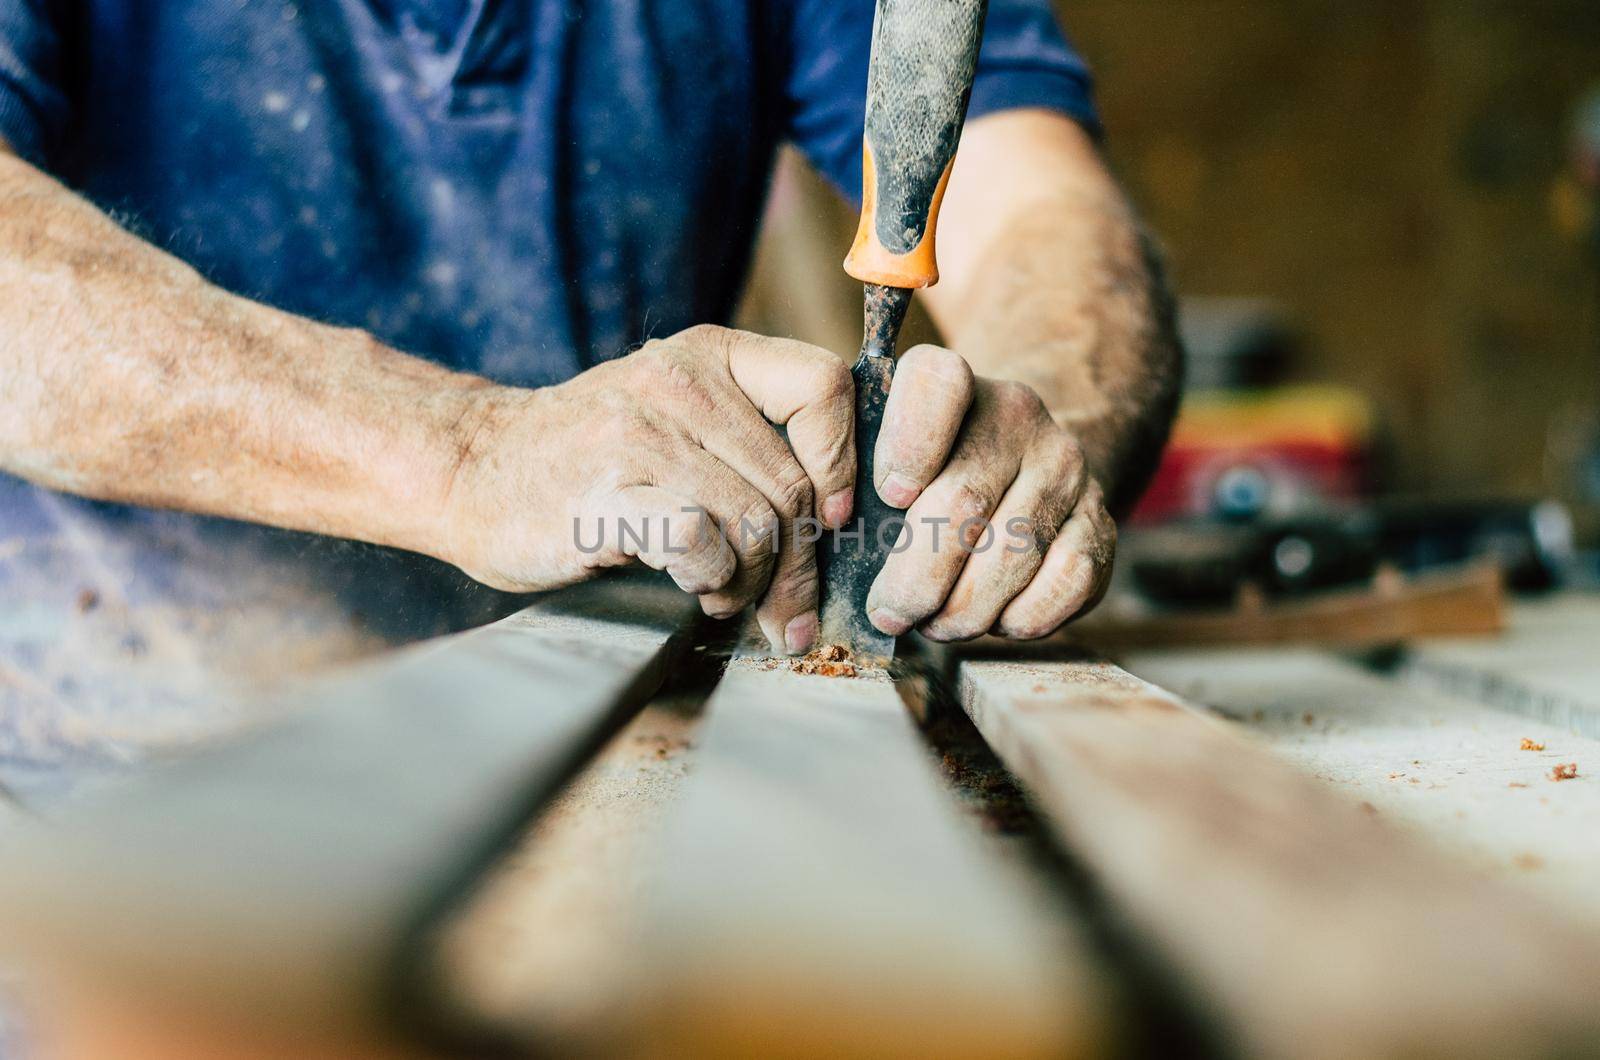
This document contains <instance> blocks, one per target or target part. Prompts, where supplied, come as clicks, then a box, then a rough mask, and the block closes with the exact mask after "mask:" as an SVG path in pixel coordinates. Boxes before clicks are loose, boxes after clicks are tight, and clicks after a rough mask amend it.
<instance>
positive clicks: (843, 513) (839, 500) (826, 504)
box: [822, 489, 855, 527]
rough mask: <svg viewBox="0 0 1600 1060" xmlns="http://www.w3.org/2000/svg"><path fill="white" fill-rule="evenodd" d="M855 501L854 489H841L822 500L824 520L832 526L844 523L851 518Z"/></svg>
mask: <svg viewBox="0 0 1600 1060" xmlns="http://www.w3.org/2000/svg"><path fill="white" fill-rule="evenodd" d="M854 502H855V493H854V491H852V490H847V489H844V490H840V491H839V492H838V493H835V494H834V495H833V496H831V497H829V498H828V499H827V500H825V501H823V502H822V521H823V522H825V523H827V524H828V525H829V526H832V527H840V526H843V525H844V521H845V520H846V519H848V518H850V508H851V506H852V504H853V503H854Z"/></svg>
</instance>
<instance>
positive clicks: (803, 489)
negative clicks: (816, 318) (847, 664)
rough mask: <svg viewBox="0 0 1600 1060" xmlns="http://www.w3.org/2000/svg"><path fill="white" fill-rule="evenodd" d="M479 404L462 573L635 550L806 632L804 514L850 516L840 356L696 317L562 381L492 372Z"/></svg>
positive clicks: (712, 609)
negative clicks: (687, 325)
mask: <svg viewBox="0 0 1600 1060" xmlns="http://www.w3.org/2000/svg"><path fill="white" fill-rule="evenodd" d="M475 415H476V419H475V422H474V423H473V425H472V434H471V440H470V442H469V443H468V446H467V449H466V452H465V455H464V457H463V460H462V463H461V467H460V469H459V470H458V471H457V473H456V475H455V477H454V480H453V484H452V486H451V489H450V494H449V500H448V502H447V511H448V530H447V535H448V539H449V543H448V546H447V548H446V550H445V552H446V558H448V559H450V560H451V561H452V562H454V563H456V564H457V565H458V566H460V567H461V568H462V569H464V570H465V571H466V572H467V573H468V574H471V575H472V576H473V577H475V578H477V579H478V580H479V581H483V582H486V583H488V584H490V585H493V586H497V587H499V588H503V589H511V590H521V591H526V590H534V589H544V588H551V587H554V586H558V585H563V584H567V583H570V582H574V581H577V580H580V579H582V578H584V577H587V576H589V575H591V574H593V573H595V572H596V571H598V570H600V569H601V568H605V567H614V566H618V565H621V564H625V563H629V562H631V561H632V560H634V559H639V560H641V561H643V562H644V563H646V564H648V565H649V566H651V567H655V568H656V569H658V570H666V571H667V572H668V573H670V574H671V575H672V577H673V579H674V580H675V581H676V582H677V583H678V585H679V586H681V587H682V588H683V589H684V590H685V591H687V592H691V593H695V594H697V595H699V596H700V602H701V606H702V607H703V608H704V609H705V611H706V612H707V613H708V614H711V615H714V616H726V615H732V614H734V613H736V612H738V611H739V610H741V609H742V608H743V607H744V606H745V605H746V604H748V603H750V602H752V601H753V600H755V599H757V597H759V598H760V604H759V606H758V608H757V610H756V617H757V619H758V621H759V622H760V624H761V628H762V631H763V632H764V633H766V635H767V637H768V639H769V640H771V641H772V643H773V646H774V648H776V649H777V650H779V651H785V650H786V651H789V652H801V651H805V650H807V649H808V648H809V647H810V646H811V644H812V641H814V640H815V638H816V634H817V576H816V549H815V546H814V544H813V543H812V542H814V540H815V536H814V535H812V536H811V537H810V538H809V540H808V539H806V538H804V537H802V538H801V539H800V540H797V539H796V529H797V527H796V521H797V520H806V521H809V520H810V519H811V518H812V517H813V516H818V517H820V518H821V520H822V521H823V523H824V524H825V525H827V526H829V527H836V526H838V525H840V524H841V523H843V522H844V521H845V520H847V519H848V518H849V517H850V508H851V491H852V487H853V483H854V480H855V467H856V460H855V446H854V442H853V431H854V424H855V419H854V416H855V402H854V389H853V386H852V383H851V378H850V372H849V370H848V369H847V368H846V367H845V366H844V364H843V362H841V361H840V360H839V359H838V358H837V357H836V356H834V355H833V354H831V353H829V352H827V351H826V350H822V349H819V348H817V347H815V346H810V345H807V344H805V343H801V342H793V341H788V340H783V339H772V338H765V337H763V336H759V335H751V334H748V333H745V332H739V331H732V330H729V329H727V328H719V327H711V326H702V327H696V328H691V329H689V330H688V331H685V332H682V333H680V334H678V335H676V336H673V337H672V338H670V339H664V340H658V341H655V342H651V343H649V344H647V345H646V346H644V347H643V348H642V349H640V350H638V351H637V352H636V353H633V354H631V355H629V356H627V357H624V358H621V359H620V360H617V361H612V362H609V363H606V364H602V365H599V366H598V367H595V368H593V369H591V370H589V371H587V372H585V373H583V374H582V375H580V376H578V377H577V378H575V379H572V380H570V381H568V382H566V383H563V384H562V385H560V386H556V387H550V388H547V389H544V390H536V391H518V390H504V389H498V388H497V389H495V390H493V391H490V392H488V393H486V394H485V395H484V397H483V399H482V402H481V406H480V409H479V410H478V412H477V413H476V414H475ZM774 424H778V425H785V426H786V427H787V429H788V436H789V440H788V442H787V443H785V441H784V439H783V438H782V437H781V436H780V435H779V433H778V431H777V430H776V428H775V427H774ZM819 499H820V500H819ZM802 529H803V528H802Z"/></svg>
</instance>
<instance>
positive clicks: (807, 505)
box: [772, 464, 816, 520]
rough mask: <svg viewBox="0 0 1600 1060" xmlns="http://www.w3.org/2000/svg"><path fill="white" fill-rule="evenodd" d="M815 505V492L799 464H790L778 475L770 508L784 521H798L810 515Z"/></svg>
mask: <svg viewBox="0 0 1600 1060" xmlns="http://www.w3.org/2000/svg"><path fill="white" fill-rule="evenodd" d="M815 503H816V491H815V490H814V489H813V488H812V486H811V480H810V479H809V478H807V477H806V473H805V471H803V470H802V469H801V467H800V465H799V464H791V465H790V466H789V467H788V468H786V469H785V470H784V471H783V472H782V474H781V475H780V477H779V479H778V482H777V487H776V489H775V490H774V496H773V497H772V506H773V508H774V509H775V510H776V511H777V513H778V514H779V515H780V516H782V517H783V518H784V519H790V520H792V519H798V518H801V517H803V516H807V515H810V514H811V509H812V505H814V504H815Z"/></svg>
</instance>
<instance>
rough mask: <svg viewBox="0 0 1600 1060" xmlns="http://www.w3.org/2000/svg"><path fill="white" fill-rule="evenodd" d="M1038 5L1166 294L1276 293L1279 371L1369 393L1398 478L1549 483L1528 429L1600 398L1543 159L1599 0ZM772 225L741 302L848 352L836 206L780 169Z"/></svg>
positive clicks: (1545, 451) (1561, 144) (1587, 290)
mask: <svg viewBox="0 0 1600 1060" xmlns="http://www.w3.org/2000/svg"><path fill="white" fill-rule="evenodd" d="M1059 6H1060V10H1061V15H1062V20H1063V22H1064V24H1065V25H1066V26H1067V29H1068V31H1069V33H1071V34H1072V36H1073V37H1074V39H1075V41H1076V43H1077V44H1078V45H1079V47H1080V48H1081V49H1082V50H1083V52H1084V53H1085V54H1086V55H1087V57H1088V58H1089V60H1090V63H1091V64H1092V66H1093V67H1094V68H1095V72H1096V75H1097V77H1098V81H1099V89H1100V102H1101V107H1102V112H1103V114H1104V117H1105V120H1106V125H1107V127H1108V129H1109V142H1108V147H1109V153H1110V157H1111V159H1112V162H1113V164H1114V165H1115V167H1116V168H1117V170H1118V171H1119V172H1120V173H1121V175H1122V176H1123V177H1124V179H1125V180H1126V182H1127V184H1128V186H1129V188H1130V190H1131V191H1132V193H1133V195H1134V197H1135V199H1136V200H1137V201H1138V202H1139V203H1140V205H1141V206H1142V208H1143V209H1144V211H1145V213H1146V215H1147V217H1148V219H1149V221H1150V223H1151V225H1152V227H1153V228H1154V229H1155V230H1156V232H1157V234H1158V235H1159V236H1160V238H1161V239H1162V241H1163V242H1164V244H1165V246H1166V248H1167V251H1168V254H1169V257H1170V260H1171V263H1172V267H1173V272H1174V275H1175V277H1176V279H1177V282H1178V286H1179V288H1180V290H1181V291H1182V292H1183V293H1185V294H1201V295H1250V296H1265V297H1268V298H1272V299H1275V300H1278V301H1279V302H1281V303H1282V304H1283V306H1284V307H1285V308H1286V309H1287V310H1288V311H1289V312H1290V314H1291V315H1292V317H1293V319H1294V320H1295V321H1296V322H1298V323H1299V324H1300V325H1301V327H1302V329H1303V330H1304V333H1305V336H1306V348H1305V357H1304V359H1303V363H1301V364H1299V365H1298V366H1297V367H1296V370H1295V374H1296V376H1297V377H1298V378H1301V379H1318V380H1332V381H1338V382H1342V383H1347V384H1349V385H1352V386H1355V387H1358V388H1360V389H1361V390H1362V391H1364V392H1365V393H1367V394H1369V395H1370V396H1371V397H1372V398H1373V399H1374V400H1375V401H1376V402H1377V403H1378V404H1379V406H1380V408H1381V410H1382V412H1383V415H1384V418H1385V420H1386V422H1387V424H1388V426H1389V429H1390V432H1391V433H1392V435H1393V436H1394V439H1395V447H1396V456H1397V464H1396V472H1397V475H1398V481H1397V485H1399V486H1400V487H1402V488H1422V489H1428V490H1432V491H1445V492H1461V491H1468V492H1486V491H1489V492H1492V491H1513V492H1538V491H1548V490H1552V489H1559V488H1560V486H1561V483H1559V482H1558V481H1556V480H1557V478H1558V477H1559V476H1558V474H1557V471H1556V469H1555V467H1556V465H1557V464H1559V462H1560V461H1559V454H1555V455H1554V456H1553V455H1552V447H1555V448H1556V449H1559V448H1560V446H1561V444H1562V437H1564V435H1565V434H1567V433H1571V431H1570V428H1569V426H1566V425H1569V424H1571V423H1574V422H1581V421H1582V417H1583V416H1584V415H1585V414H1587V413H1590V412H1592V411H1593V409H1594V406H1595V404H1596V402H1597V400H1600V322H1597V319H1596V316H1597V313H1596V301H1597V299H1596V290H1597V287H1600V280H1597V277H1596V269H1595V264H1594V260H1593V253H1592V251H1591V250H1590V249H1589V245H1588V244H1586V243H1585V242H1584V240H1583V238H1582V234H1581V230H1582V227H1583V224H1584V220H1583V209H1582V200H1581V196H1579V195H1577V193H1576V190H1575V185H1574V184H1573V183H1572V182H1571V181H1570V178H1568V177H1567V176H1566V174H1568V173H1569V172H1570V166H1569V165H1568V149H1567V147H1568V136H1569V129H1570V122H1571V118H1572V115H1573V112H1574V109H1575V107H1576V105H1577V103H1578V100H1579V99H1580V97H1581V96H1582V95H1583V94H1584V93H1585V92H1586V91H1591V90H1594V89H1600V0H1527V2H1521V3H1512V2H1501V0H1364V2H1351V0H1343V2H1335V0H1295V2H1270V0H1062V2H1061V3H1060V5H1059ZM771 220H772V226H771V227H772V229H773V231H772V232H770V233H769V235H774V236H776V237H777V242H776V244H775V243H774V240H772V239H769V240H768V243H767V244H766V245H764V246H763V248H762V252H761V255H760V259H759V262H760V263H759V266H758V270H757V277H756V280H755V281H754V283H753V286H752V299H751V305H750V308H749V309H748V310H747V315H746V318H745V319H746V321H747V322H749V323H752V324H756V325H760V326H766V327H769V328H773V329H775V330H785V331H788V332H789V333H794V334H802V335H807V336H810V337H813V338H817V339H820V340H821V341H825V342H828V343H829V344H830V345H835V346H841V347H844V346H848V344H849V343H850V342H851V341H852V328H853V327H854V326H855V320H854V312H855V302H854V301H853V300H852V295H851V293H850V290H849V287H848V284H836V283H835V282H834V281H835V279H836V278H837V275H838V274H837V272H836V269H837V262H836V261H835V260H833V259H836V258H837V257H838V256H839V255H840V253H842V246H843V244H842V243H840V239H841V238H842V237H841V236H840V234H839V227H840V225H841V224H844V225H845V226H846V227H848V218H847V217H845V218H841V214H840V211H839V208H838V207H837V205H836V204H835V203H833V202H831V201H829V197H828V196H827V194H826V193H825V192H822V191H821V190H820V189H819V187H818V186H817V185H816V184H815V182H814V180H813V179H812V178H810V177H809V176H808V175H806V174H797V173H795V172H792V169H791V170H786V172H785V174H784V175H783V177H782V179H781V180H780V184H779V187H778V189H777V196H776V202H775V209H774V216H773V217H772V218H771ZM836 243H837V244H839V245H838V246H835V244H836ZM808 255H809V256H808ZM812 272H820V273H822V274H824V275H825V277H826V278H824V279H820V280H816V281H810V285H811V286H813V287H817V288H818V289H817V290H813V291H810V292H801V291H799V290H798V288H799V287H805V286H807V282H808V281H807V277H808V276H809V275H810V274H811V273H812ZM785 275H787V276H788V279H782V280H780V277H782V276H785ZM780 284H781V285H780Z"/></svg>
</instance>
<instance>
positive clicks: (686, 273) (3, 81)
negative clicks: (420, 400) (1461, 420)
mask: <svg viewBox="0 0 1600 1060" xmlns="http://www.w3.org/2000/svg"><path fill="white" fill-rule="evenodd" d="M872 15H873V3H872V0H766V2H763V0H521V2H517V0H487V2H474V0H299V2H295V0H288V2H285V0H227V2H221V3H219V2H216V0H78V2H71V3H69V2H51V0H0V136H4V137H5V138H6V139H7V140H9V141H10V142H11V144H12V145H13V146H14V147H16V148H17V149H18V150H19V151H20V152H21V153H22V154H23V155H24V156H26V157H28V158H30V159H32V160H34V161H37V162H40V163H41V164H43V165H44V166H46V167H47V168H49V169H50V170H51V171H52V172H54V173H55V174H57V175H58V176H60V177H61V178H62V179H64V180H66V181H67V182H68V183H69V184H71V185H73V186H74V187H77V188H79V189H81V190H82V191H83V192H84V193H85V194H86V195H88V196H89V197H90V198H91V199H92V200H94V201H95V202H96V203H98V204H99V205H101V206H102V207H104V208H105V209H107V210H110V211H112V212H113V213H114V214H115V215H116V216H117V217H118V218H119V219H122V220H123V221H124V223H126V224H128V225H129V226H130V227H132V228H133V229H134V230H135V231H137V232H138V233H139V234H141V235H142V236H144V237H146V238H148V239H149V240H151V241H153V242H155V243H157V244H159V245H160V246H163V247H165V248H167V249H168V250H170V251H172V252H173V253H174V254H176V255H178V256H179V257H181V258H183V259H185V260H186V261H188V262H190V263H191V264H193V265H195V266H196V267H197V268H198V269H199V270H200V271H201V272H202V273H203V274H205V275H206V276H207V277H208V278H210V279H211V280H212V281H214V282H216V283H218V284H220V285H221V286H223V287H225V288H227V289H229V290H232V291H235V292H238V293H240V294H244V295H248V296H250V297H252V298H256V299H259V300H261V301H265V302H269V303H271V304H273V305H275V306H278V307H280V308H283V309H286V310H289V311H291V312H295V313H300V314H304V315H308V316H312V317H315V318H317V319H319V320H323V321H327V322H330V323H337V324H342V325H348V326H356V327H362V328H366V329H368V330H370V331H371V332H373V333H374V334H375V335H377V336H378V337H379V338H380V339H383V340H385V341H386V342H389V343H391V344H393V345H396V346H398V347H399V348H401V349H404V350H406V351H408V352H412V353H416V354H419V355H421V356H425V357H428V358H430V359H433V360H436V361H439V362H442V363H445V364H448V365H451V366H455V367H459V368H464V369H468V370H473V371H479V372H482V373H484V374H486V375H489V376H491V377H493V378H495V379H498V380H501V381H504V382H515V383H522V384H530V385H538V384H545V383H551V382H556V381H559V380H562V379H566V378H568V377H570V376H572V375H573V374H575V373H577V372H579V371H581V370H582V369H584V368H585V367H588V366H590V365H593V364H595V363H596V362H598V361H601V360H604V359H606V358H609V357H614V356H617V355H618V354H620V353H623V352H625V351H626V350H628V349H629V348H631V347H632V346H634V345H636V344H637V343H639V342H640V341H642V340H643V339H645V338H647V337H649V336H659V335H666V334H671V333H673V332H675V331H677V330H680V329H682V328H684V327H687V326H689V325H691V324H696V323H703V322H724V321H726V320H727V318H728V317H729V315H730V313H731V311H732V309H733V305H734V301H735V298H736V297H737V294H738V292H739V289H740V284H741V281H742V278H743V275H744V272H745V268H746V265H747V263H748V258H749V251H750V246H751V241H752V238H753V236H754V234H755V229H756V223H757V219H758V215H759V212H760V208H761V205H762V198H763V195H764V193H765V190H766V183H767V177H768V174H769V171H770V169H771V165H772V161H773V157H774V151H775V149H776V147H777V146H778V144H779V142H780V141H783V140H790V141H793V142H794V143H796V144H797V145H798V146H799V147H800V148H801V149H802V150H804V152H805V153H806V154H807V155H808V156H809V157H810V158H811V159H812V160H813V161H814V162H815V163H816V164H817V165H818V166H819V167H820V168H821V169H822V171H823V172H824V173H826V174H827V175H828V177H830V178H831V179H832V180H833V181H834V182H835V183H837V184H838V185H839V186H840V187H841V188H842V189H844V190H845V191H846V192H847V193H848V194H851V195H855V194H857V193H858V189H859V185H860V179H861V178H860V168H861V127H862V112H863V107H864V98H865V91H866V71H867V53H868V45H869V40H870V35H871V26H872ZM1017 106H1042V107H1050V108H1054V109H1057V110H1060V111H1064V112H1065V113H1067V114H1070V115H1072V116H1074V117H1076V118H1078V119H1079V120H1081V121H1083V122H1084V123H1086V124H1089V125H1092V124H1093V122H1094V120H1095V119H1094V112H1093V107H1092V104H1091V101H1090V91H1089V80H1088V75H1087V73H1086V71H1085V69H1084V66H1083V64H1082V63H1081V62H1080V61H1079V59H1078V58H1077V57H1076V56H1075V55H1074V53H1073V52H1072V51H1071V49H1070V48H1069V47H1068V45H1067V43H1066V41H1065V40H1064V39H1063V37H1062V35H1061V32H1060V30H1059V29H1058V27H1057V25H1056V23H1055V21H1054V19H1053V17H1052V16H1051V14H1050V4H1049V0H992V2H991V4H990V8H989V20H988V25H987V27H986V37H985V40H984V46H983V52H982V56H981V58H980V63H979V67H978V74H977V81H976V84H975V87H974V89H973V96H972V108H971V113H972V114H973V115H974V116H976V115H979V114H983V113H986V112H989V111H994V110H998V109H1002V108H1008V107H1017ZM841 253H842V248H841Z"/></svg>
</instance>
